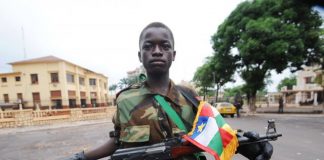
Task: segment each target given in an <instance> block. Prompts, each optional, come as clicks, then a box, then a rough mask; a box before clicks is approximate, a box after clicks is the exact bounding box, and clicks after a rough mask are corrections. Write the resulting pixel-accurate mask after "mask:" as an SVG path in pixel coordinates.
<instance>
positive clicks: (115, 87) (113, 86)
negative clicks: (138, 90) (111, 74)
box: [109, 84, 118, 92]
mask: <svg viewBox="0 0 324 160" xmlns="http://www.w3.org/2000/svg"><path fill="white" fill-rule="evenodd" d="M117 87H118V86H117V84H112V85H110V86H109V91H111V92H112V91H114V92H115V91H116V89H117Z"/></svg>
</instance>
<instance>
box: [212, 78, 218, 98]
mask: <svg viewBox="0 0 324 160" xmlns="http://www.w3.org/2000/svg"><path fill="white" fill-rule="evenodd" d="M213 80H214V88H215V86H216V88H215V103H217V92H218V88H217V85H216V77H215V72H213Z"/></svg>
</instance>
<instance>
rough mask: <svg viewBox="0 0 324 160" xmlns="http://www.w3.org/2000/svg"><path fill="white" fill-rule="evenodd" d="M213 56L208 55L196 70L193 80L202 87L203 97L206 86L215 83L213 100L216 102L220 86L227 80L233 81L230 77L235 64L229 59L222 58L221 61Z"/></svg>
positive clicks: (206, 90)
mask: <svg viewBox="0 0 324 160" xmlns="http://www.w3.org/2000/svg"><path fill="white" fill-rule="evenodd" d="M213 58H214V57H208V58H207V59H206V62H205V63H204V65H203V66H201V67H199V68H198V69H197V70H196V72H195V75H194V78H193V81H194V82H196V85H197V86H199V87H201V88H202V93H203V95H204V98H205V96H206V94H207V92H208V88H210V87H213V85H216V90H215V102H217V101H218V91H219V89H220V87H221V86H223V85H224V84H226V83H227V82H229V81H234V80H233V79H232V77H233V73H232V72H234V70H233V68H234V66H235V64H232V63H231V60H230V59H226V58H224V59H222V61H218V60H217V59H213ZM229 58H230V57H229Z"/></svg>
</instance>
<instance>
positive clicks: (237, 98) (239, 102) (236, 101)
mask: <svg viewBox="0 0 324 160" xmlns="http://www.w3.org/2000/svg"><path fill="white" fill-rule="evenodd" d="M234 106H235V108H236V115H237V117H238V118H239V117H240V109H242V106H243V99H242V96H241V94H240V93H237V94H236V95H235V98H234Z"/></svg>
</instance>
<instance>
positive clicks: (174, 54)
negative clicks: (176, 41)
mask: <svg viewBox="0 0 324 160" xmlns="http://www.w3.org/2000/svg"><path fill="white" fill-rule="evenodd" d="M176 54H177V52H176V51H173V59H172V61H174V60H175V56H176Z"/></svg>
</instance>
